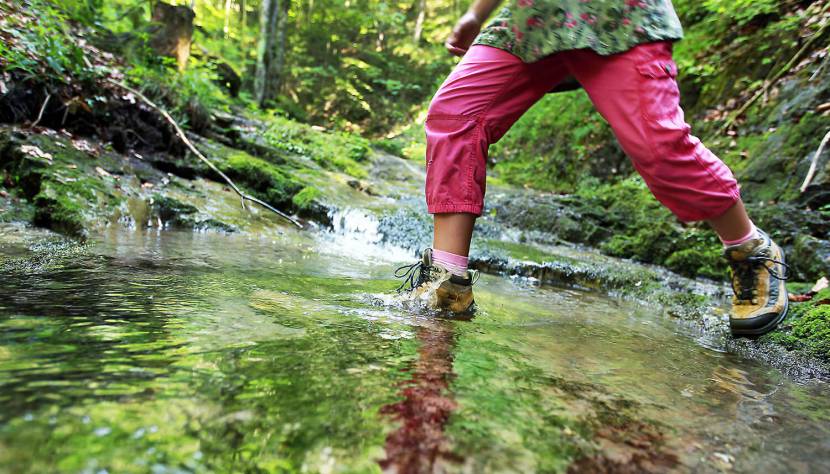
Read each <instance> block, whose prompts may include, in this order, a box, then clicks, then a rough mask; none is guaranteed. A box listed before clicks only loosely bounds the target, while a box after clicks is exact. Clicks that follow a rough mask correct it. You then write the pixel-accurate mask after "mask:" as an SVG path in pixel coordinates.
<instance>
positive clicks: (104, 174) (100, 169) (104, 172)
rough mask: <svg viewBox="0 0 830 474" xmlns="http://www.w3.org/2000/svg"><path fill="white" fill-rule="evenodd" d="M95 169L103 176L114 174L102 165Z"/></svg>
mask: <svg viewBox="0 0 830 474" xmlns="http://www.w3.org/2000/svg"><path fill="white" fill-rule="evenodd" d="M95 171H96V172H97V173H98V174H99V175H101V176H112V175H111V174H109V173H108V172H107V170H105V169H104V168H101V167H100V166H96V167H95Z"/></svg>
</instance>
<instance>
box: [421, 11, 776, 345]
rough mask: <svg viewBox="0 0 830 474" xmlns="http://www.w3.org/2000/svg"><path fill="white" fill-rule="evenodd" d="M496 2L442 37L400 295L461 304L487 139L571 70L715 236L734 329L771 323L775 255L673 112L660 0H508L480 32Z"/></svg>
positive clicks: (467, 303)
mask: <svg viewBox="0 0 830 474" xmlns="http://www.w3.org/2000/svg"><path fill="white" fill-rule="evenodd" d="M499 2H500V0H477V1H476V2H475V3H474V4H473V5H472V7H470V10H469V11H468V12H467V13H466V14H464V16H462V17H461V19H460V20H459V21H458V23H457V25H456V26H455V28H454V30H453V32H452V34H451V36H450V38H449V39H448V40H447V42H446V47H447V49H448V50H449V51H450V52H451V53H452V54H455V55H458V56H463V59H462V60H461V62H460V63H459V64H458V66H456V68H455V70H454V71H453V72H452V73H451V74H450V75H449V77H448V78H447V79H446V81H444V84H443V85H442V86H441V88H440V89H439V90H438V92H437V93H436V94H435V97H434V98H433V100H432V103H431V104H430V107H429V112H428V115H427V119H426V136H427V156H426V159H427V178H426V199H427V207H428V209H429V212H430V213H431V214H434V239H433V248H432V249H427V251H426V252H425V253H424V255H423V259H422V262H419V263H418V264H416V265H413V266H412V273H411V274H410V275H409V277H410V278H409V281H410V282H411V291H412V292H413V294H414V295H416V296H418V295H422V294H424V293H425V292H427V291H429V293H430V297H431V298H432V304H433V305H434V306H435V307H437V308H440V309H448V310H450V311H453V312H456V313H465V312H470V311H472V310H473V309H474V306H473V292H472V284H473V279H472V275H471V273H470V272H468V271H467V255H468V253H469V249H470V239H471V238H472V232H473V224H474V223H475V219H476V217H478V216H479V215H481V211H482V207H483V199H484V190H485V167H486V158H487V150H488V147H489V145H490V144H491V143H495V142H496V141H498V139H499V138H500V137H501V136H502V135H504V134H505V133H506V132H507V130H508V129H509V128H510V126H511V125H512V124H513V123H514V122H515V121H516V120H517V119H518V118H519V117H520V116H521V115H522V114H523V113H524V112H525V111H526V110H527V109H528V108H530V106H532V105H533V104H534V103H535V102H536V101H537V100H539V99H540V98H542V97H543V96H544V95H545V94H546V93H547V92H549V91H551V90H552V89H554V88H556V87H557V86H561V84H562V83H563V82H565V81H568V80H570V79H571V78H573V79H576V80H577V81H578V82H579V84H580V85H581V86H582V87H583V88H584V89H585V91H586V92H587V93H588V95H589V97H590V98H591V101H592V102H593V104H594V106H595V107H596V108H597V110H598V111H599V113H600V114H602V116H603V117H604V118H605V119H606V120H607V121H608V123H609V124H610V125H611V127H612V129H613V131H614V134H615V135H616V137H617V140H618V141H619V142H620V145H622V148H623V150H624V151H625V152H626V154H627V155H628V156H629V157H630V158H631V160H632V162H633V164H634V167H635V168H636V170H637V171H638V172H639V173H640V175H641V176H642V177H643V179H644V180H645V182H646V184H647V185H648V187H649V189H650V190H651V192H652V193H653V194H654V196H655V197H656V198H657V199H658V200H659V201H660V202H661V203H663V204H664V205H665V206H666V207H668V208H669V209H670V210H671V211H672V212H673V213H674V214H675V215H676V216H677V217H678V218H679V219H681V220H684V221H700V220H705V221H707V222H708V223H709V225H710V226H711V227H712V228H713V229H714V230H715V232H716V233H717V234H718V236H719V237H720V239H721V241H722V242H723V244H724V257H725V258H726V259H727V260H728V262H729V265H730V267H731V269H732V287H733V289H734V291H735V295H734V297H733V300H732V314H731V317H730V326H731V328H732V332H733V334H736V335H759V334H764V333H766V332H769V331H771V330H772V329H774V328H775V326H776V325H777V324H778V323H779V322H780V321H781V320H782V319H783V318H784V316H785V315H786V313H787V290H786V288H785V286H784V281H783V280H784V279H785V278H786V265H785V264H784V254H783V252H782V251H781V248H779V247H778V246H777V245H776V244H775V243H774V242H772V240H770V238H769V237H768V236H767V235H766V234H765V233H764V232H762V231H761V230H759V229H757V228H756V227H755V226H754V225H753V223H752V221H750V219H749V217H748V216H747V214H746V210H745V209H744V205H743V202H742V201H741V197H740V193H739V191H738V185H737V183H736V181H735V178H734V177H733V176H732V172H731V171H730V170H729V168H727V167H726V165H724V164H723V162H721V161H720V160H719V159H718V158H717V157H716V156H715V155H714V154H712V152H710V151H709V150H708V149H707V148H706V147H705V146H704V145H703V144H702V143H701V142H700V140H698V139H697V138H696V137H694V136H692V135H691V134H690V127H689V125H688V124H686V123H685V121H684V117H683V111H682V110H681V108H680V105H679V104H680V96H679V91H678V88H677V83H676V81H675V77H676V75H677V66H676V65H675V63H674V61H673V60H672V42H673V41H675V40H678V39H680V38H681V37H682V35H683V31H682V29H681V26H680V21H679V20H678V18H677V14H676V13H675V12H674V8H673V7H672V4H671V2H670V1H669V0H512V3H511V5H510V6H509V7H507V8H504V9H502V10H501V11H500V12H499V13H498V14H497V16H496V18H495V19H494V20H493V21H491V22H490V24H489V25H488V26H487V27H486V28H485V29H484V30H483V31H481V26H482V24H483V22H484V21H485V20H486V19H487V18H488V17H489V16H490V14H491V13H492V12H493V10H494V9H495V8H496V6H497V5H498V3H499ZM471 45H472V46H471ZM417 270H420V273H419V274H418V276H417V278H416V276H415V272H416V271H417Z"/></svg>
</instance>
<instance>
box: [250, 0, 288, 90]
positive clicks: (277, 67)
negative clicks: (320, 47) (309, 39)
mask: <svg viewBox="0 0 830 474" xmlns="http://www.w3.org/2000/svg"><path fill="white" fill-rule="evenodd" d="M290 5H291V3H290V0H262V10H261V13H260V23H259V46H258V48H257V65H256V80H255V83H254V88H255V93H256V99H257V102H258V103H259V105H260V106H263V105H265V104H266V103H268V102H271V101H273V100H275V99H276V98H277V96H278V95H279V92H280V88H281V87H282V82H283V76H284V74H283V73H284V68H285V33H286V32H285V29H286V26H287V24H288V9H289V8H290Z"/></svg>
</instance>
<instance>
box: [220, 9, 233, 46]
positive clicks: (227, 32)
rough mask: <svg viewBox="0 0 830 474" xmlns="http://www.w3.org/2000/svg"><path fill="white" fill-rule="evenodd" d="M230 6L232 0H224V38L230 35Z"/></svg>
mask: <svg viewBox="0 0 830 474" xmlns="http://www.w3.org/2000/svg"><path fill="white" fill-rule="evenodd" d="M231 7H233V0H225V27H224V28H222V32H223V33H224V34H225V39H228V38H229V37H230V36H231Z"/></svg>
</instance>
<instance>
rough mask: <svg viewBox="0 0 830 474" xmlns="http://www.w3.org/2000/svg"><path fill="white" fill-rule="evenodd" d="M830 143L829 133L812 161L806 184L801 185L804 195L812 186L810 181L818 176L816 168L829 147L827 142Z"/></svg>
mask: <svg viewBox="0 0 830 474" xmlns="http://www.w3.org/2000/svg"><path fill="white" fill-rule="evenodd" d="M828 141H830V132H827V134H826V135H824V138H823V139H822V140H821V144H819V146H818V150H817V151H816V154H815V155H813V159H812V160H810V169H809V170H807V176H805V177H804V182H803V183H801V188H800V191H801V192H802V193H803V192H804V191H806V190H807V186H809V185H810V181H812V180H813V176H815V174H816V167H817V165H818V158H819V157H820V156H821V152H823V151H824V147H825V146H827V142H828Z"/></svg>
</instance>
